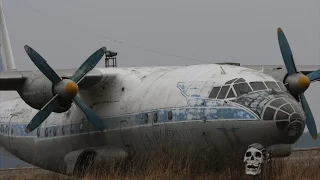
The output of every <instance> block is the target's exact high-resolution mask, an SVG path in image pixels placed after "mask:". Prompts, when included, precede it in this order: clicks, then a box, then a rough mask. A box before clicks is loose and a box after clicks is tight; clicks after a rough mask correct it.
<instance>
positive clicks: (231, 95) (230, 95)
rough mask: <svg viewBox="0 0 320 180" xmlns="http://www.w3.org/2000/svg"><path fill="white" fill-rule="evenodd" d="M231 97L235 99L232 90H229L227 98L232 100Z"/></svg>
mask: <svg viewBox="0 0 320 180" xmlns="http://www.w3.org/2000/svg"><path fill="white" fill-rule="evenodd" d="M233 97H235V95H234V92H233V90H232V88H230V91H229V93H228V96H227V98H233Z"/></svg>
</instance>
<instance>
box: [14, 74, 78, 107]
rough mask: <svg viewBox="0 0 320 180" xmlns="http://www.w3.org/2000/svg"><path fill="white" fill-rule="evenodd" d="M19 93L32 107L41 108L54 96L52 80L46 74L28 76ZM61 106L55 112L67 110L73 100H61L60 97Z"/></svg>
mask: <svg viewBox="0 0 320 180" xmlns="http://www.w3.org/2000/svg"><path fill="white" fill-rule="evenodd" d="M19 94H20V96H21V98H22V99H23V100H24V101H25V102H26V103H27V104H28V105H29V106H31V107H33V108H35V109H39V110H40V109H41V108H42V107H43V106H44V105H46V104H47V103H48V102H49V101H50V100H51V99H52V98H53V97H54V94H53V88H52V82H51V81H50V80H49V79H48V78H46V77H45V76H40V77H39V76H38V77H36V78H34V79H32V78H28V79H27V80H26V81H25V83H24V84H23V86H22V87H21V89H20V91H19ZM57 100H58V101H59V107H58V108H57V109H55V110H54V112H65V111H67V110H69V109H70V107H71V103H72V101H71V100H70V101H67V102H65V101H61V100H60V99H59V97H58V98H57Z"/></svg>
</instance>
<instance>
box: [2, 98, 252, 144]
mask: <svg viewBox="0 0 320 180" xmlns="http://www.w3.org/2000/svg"><path fill="white" fill-rule="evenodd" d="M190 100H191V101H190V102H193V104H194V105H195V106H194V107H181V108H171V109H158V110H149V111H145V112H141V113H138V114H131V115H125V116H119V117H108V118H103V121H104V123H105V124H107V125H108V127H109V129H116V128H119V127H120V122H121V121H122V120H133V121H130V122H131V123H132V124H131V126H134V125H146V124H152V123H154V122H153V116H154V113H157V116H158V120H157V122H156V123H157V124H159V123H167V122H181V121H193V120H203V121H204V120H205V121H211V120H258V119H257V118H256V116H254V115H253V114H252V113H251V112H249V111H247V110H246V109H243V108H242V107H240V106H237V105H236V104H232V103H230V104H228V105H226V104H225V103H222V102H221V101H217V100H207V99H199V98H195V99H190ZM169 114H170V115H172V118H169ZM26 126H27V124H13V125H10V126H9V124H8V123H7V124H0V134H2V135H6V136H8V135H9V136H35V137H39V138H45V137H54V136H64V135H72V134H81V133H91V132H98V130H97V129H95V128H94V127H93V125H92V124H91V123H90V122H89V121H84V120H81V121H78V122H77V123H74V124H63V125H53V126H50V127H40V129H39V130H38V129H36V130H34V131H33V132H31V133H29V134H27V133H25V131H24V130H25V128H26ZM233 131H236V129H234V130H233Z"/></svg>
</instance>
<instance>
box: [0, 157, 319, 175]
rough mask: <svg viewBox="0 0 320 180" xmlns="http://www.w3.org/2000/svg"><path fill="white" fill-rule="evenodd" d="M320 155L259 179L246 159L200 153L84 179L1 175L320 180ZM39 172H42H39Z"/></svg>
mask: <svg viewBox="0 0 320 180" xmlns="http://www.w3.org/2000/svg"><path fill="white" fill-rule="evenodd" d="M318 156H319V157H320V153H318V152H316V153H314V152H295V153H293V154H292V155H291V156H290V157H288V158H278V159H274V160H272V161H271V162H270V163H269V164H267V165H266V166H264V167H263V173H262V174H261V175H259V176H247V175H245V174H244V165H243V163H242V157H239V156H237V155H236V154H230V155H229V156H228V157H229V158H222V157H223V156H221V154H219V153H218V154H217V153H215V154H212V151H204V152H197V153H196V154H194V152H193V153H190V151H183V152H166V151H162V152H154V153H151V154H148V155H142V154H140V155H136V156H134V157H133V158H131V159H125V160H121V161H116V162H112V163H109V164H108V165H102V164H100V163H97V164H95V165H93V166H92V167H91V171H90V172H89V173H87V174H85V175H84V176H83V177H81V178H80V177H69V176H64V175H60V174H56V173H51V172H47V171H42V172H36V171H37V170H33V171H30V172H23V171H20V172H19V171H18V172H13V173H11V174H10V173H9V174H6V175H1V174H0V179H26V180H29V179H30V180H31V179H36V180H37V179H45V180H51V179H52V180H60V179H61V180H67V179H83V180H91V179H98V180H103V179H130V180H131V179H217V180H218V179H223V180H233V179H235V180H241V179H249V180H251V179H252V180H256V179H259V180H269V179H275V180H283V179H290V180H295V179H297V180H301V179H312V180H314V179H320V170H319V169H320V162H319V161H320V158H319V159H318ZM38 171H39V170H38Z"/></svg>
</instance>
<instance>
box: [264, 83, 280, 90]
mask: <svg viewBox="0 0 320 180" xmlns="http://www.w3.org/2000/svg"><path fill="white" fill-rule="evenodd" d="M264 83H265V84H266V86H267V88H268V89H274V88H272V87H271V88H270V87H269V85H268V84H275V85H276V87H277V89H274V90H278V91H280V87H279V86H278V84H277V83H276V82H275V81H265V82H264Z"/></svg>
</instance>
